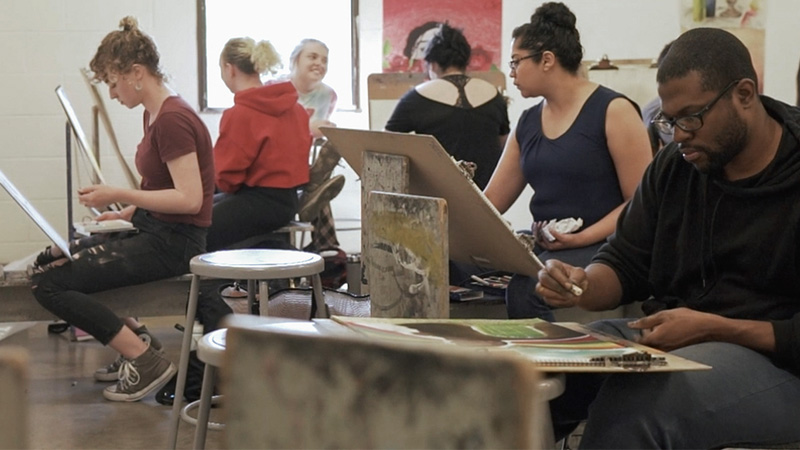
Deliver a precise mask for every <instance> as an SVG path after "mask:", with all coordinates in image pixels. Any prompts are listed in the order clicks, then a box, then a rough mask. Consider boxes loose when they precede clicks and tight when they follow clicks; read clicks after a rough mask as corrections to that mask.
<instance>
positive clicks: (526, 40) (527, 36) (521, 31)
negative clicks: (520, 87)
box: [511, 2, 583, 74]
mask: <svg viewBox="0 0 800 450" xmlns="http://www.w3.org/2000/svg"><path fill="white" fill-rule="evenodd" d="M575 22H576V19H575V14H573V13H572V11H570V10H569V8H567V6H566V5H564V4H563V3H560V2H548V3H544V4H542V5H541V6H539V7H538V8H536V11H534V13H533V15H532V16H531V21H530V23H526V24H524V25H521V26H519V27H517V28H515V29H514V32H513V33H512V35H511V37H512V38H514V39H516V40H518V46H519V48H521V49H523V50H529V51H530V52H531V53H537V52H544V51H550V52H552V53H553V54H554V55H555V56H556V59H557V60H558V62H559V64H561V67H563V68H564V69H565V70H566V71H568V72H570V73H573V74H576V73H578V70H579V69H580V66H581V60H583V46H581V36H580V33H579V32H578V29H577V28H575ZM533 60H534V61H536V62H539V61H541V60H542V55H541V54H539V55H536V56H534V57H533Z"/></svg>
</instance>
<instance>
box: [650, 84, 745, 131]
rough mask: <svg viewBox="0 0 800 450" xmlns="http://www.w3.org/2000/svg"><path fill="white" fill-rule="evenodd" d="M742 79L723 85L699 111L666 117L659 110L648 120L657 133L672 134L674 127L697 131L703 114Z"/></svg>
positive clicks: (700, 126) (701, 123) (701, 125)
mask: <svg viewBox="0 0 800 450" xmlns="http://www.w3.org/2000/svg"><path fill="white" fill-rule="evenodd" d="M740 81H742V80H733V81H731V82H730V84H728V86H726V87H725V89H723V90H722V91H720V93H719V94H717V96H716V97H714V99H713V100H711V101H710V102H708V104H707V105H706V106H704V107H703V109H701V110H700V111H697V112H696V113H694V114H689V115H688V116H682V117H674V118H672V119H667V118H665V117H664V113H663V112H659V113H658V115H657V116H656V117H654V118H653V120H651V121H650V123H652V124H653V125H655V126H656V129H658V131H659V133H663V134H673V133H674V132H675V127H678V128H680V129H681V130H683V131H686V132H692V131H697V130H699V129H700V128H702V127H703V114H705V113H707V112H708V111H709V110H710V109H711V108H712V107H713V106H714V105H715V104H716V103H717V101H719V99H721V98H722V96H723V95H725V94H726V93H727V92H728V91H729V90H731V88H732V87H734V86H736V85H737V84H738V83H739V82H740Z"/></svg>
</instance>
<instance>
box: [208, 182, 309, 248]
mask: <svg viewBox="0 0 800 450" xmlns="http://www.w3.org/2000/svg"><path fill="white" fill-rule="evenodd" d="M297 208H298V199H297V189H296V188H290V189H279V188H266V187H249V186H243V187H242V188H241V189H240V190H239V191H237V192H236V193H233V194H226V193H224V192H223V193H218V194H216V195H214V212H213V213H212V214H213V218H212V219H211V228H209V229H208V239H207V241H208V251H209V252H214V251H217V250H222V249H224V248H227V247H228V246H230V245H232V244H235V243H237V242H240V241H243V240H245V239H247V238H250V237H253V236H258V235H261V234H267V233H269V232H271V231H275V230H277V229H278V228H280V227H282V226H284V225H286V224H287V223H289V222H290V221H291V220H292V219H294V216H295V214H297Z"/></svg>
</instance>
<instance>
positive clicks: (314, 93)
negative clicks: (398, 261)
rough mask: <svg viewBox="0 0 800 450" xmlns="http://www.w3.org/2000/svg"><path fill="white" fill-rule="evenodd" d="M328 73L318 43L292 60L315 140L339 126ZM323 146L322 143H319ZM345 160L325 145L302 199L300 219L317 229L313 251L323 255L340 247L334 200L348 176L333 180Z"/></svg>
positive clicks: (300, 48) (303, 47) (307, 43)
mask: <svg viewBox="0 0 800 450" xmlns="http://www.w3.org/2000/svg"><path fill="white" fill-rule="evenodd" d="M327 73H328V46H326V45H325V44H324V43H323V42H322V41H319V40H317V39H303V40H302V41H300V43H299V44H298V45H297V47H295V49H294V50H293V51H292V54H291V56H290V74H289V79H290V80H291V82H292V83H293V84H294V86H295V88H297V92H299V94H300V99H299V101H300V104H301V105H303V107H305V108H306V111H308V115H309V117H310V124H309V126H310V128H311V134H312V136H313V137H314V139H317V140H319V139H321V138H323V135H322V132H321V131H320V129H319V127H321V126H328V127H331V126H336V125H335V124H334V123H333V122H331V121H330V116H331V114H332V113H333V111H334V109H335V108H336V100H337V96H336V92H335V91H334V90H333V88H331V87H330V86H328V85H327V84H325V83H323V82H322V80H323V79H324V78H325V74H327ZM318 142H321V141H318ZM340 158H341V157H340V156H339V154H338V153H337V152H336V151H335V150H334V149H333V148H332V147H330V146H327V145H322V146H321V148H320V151H319V154H318V155H316V158H315V160H314V161H313V163H312V166H311V169H310V170H311V173H310V177H309V183H308V186H306V189H305V190H304V192H303V194H302V196H301V198H300V219H301V220H304V221H310V222H311V224H312V225H313V226H314V231H313V232H312V233H311V241H312V242H311V244H310V245H309V246H308V247H307V249H308V250H310V251H315V252H319V251H322V250H326V249H333V248H337V247H338V246H339V241H338V239H337V238H336V227H335V225H334V222H333V212H332V210H331V207H330V200H332V199H333V198H334V197H336V195H338V194H339V192H341V190H342V187H343V186H344V175H338V176H336V177H333V178H331V174H332V173H333V170H334V168H336V165H337V164H338V162H339V159H340Z"/></svg>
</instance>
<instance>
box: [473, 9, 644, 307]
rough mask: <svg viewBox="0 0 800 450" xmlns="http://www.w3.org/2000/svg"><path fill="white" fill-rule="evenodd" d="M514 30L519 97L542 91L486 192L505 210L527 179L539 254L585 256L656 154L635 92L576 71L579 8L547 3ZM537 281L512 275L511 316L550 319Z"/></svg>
mask: <svg viewBox="0 0 800 450" xmlns="http://www.w3.org/2000/svg"><path fill="white" fill-rule="evenodd" d="M512 37H513V46H512V50H511V62H510V63H509V65H510V67H511V77H512V78H513V79H514V85H515V86H516V87H517V88H518V89H519V90H520V93H521V94H522V96H523V97H526V98H530V97H540V96H541V97H543V100H542V102H541V103H539V104H537V105H536V106H534V107H532V108H530V109H528V110H526V111H525V112H523V113H522V116H521V117H520V119H519V122H518V124H517V126H516V129H515V131H514V132H513V133H512V134H511V136H510V137H509V139H508V141H507V143H506V147H505V150H504V151H503V155H502V157H501V158H500V163H499V164H498V166H497V169H496V170H495V172H494V174H493V175H492V178H491V180H490V181H489V184H488V186H487V187H486V190H485V191H484V193H485V194H486V197H487V198H488V199H489V201H491V202H492V204H493V205H494V206H495V207H496V208H497V210H498V211H499V212H500V213H503V212H505V211H506V210H508V208H509V207H510V206H511V205H512V204H513V203H514V201H516V199H517V197H519V195H520V194H521V193H522V190H523V189H524V187H525V185H526V184H529V185H530V186H531V188H533V191H534V195H533V197H532V198H531V202H530V211H531V214H532V215H533V217H534V220H535V222H534V224H533V227H532V232H533V235H534V237H535V238H536V250H537V253H539V256H540V259H542V260H543V261H546V260H547V259H549V258H552V257H558V258H560V259H564V260H566V261H571V262H572V263H574V264H582V263H583V264H585V263H588V261H589V260H590V259H591V257H592V255H594V253H595V252H596V251H597V249H598V248H599V247H600V245H602V243H603V242H604V241H605V239H606V238H607V237H608V236H609V235H611V234H612V233H613V232H614V227H615V223H616V220H617V217H618V216H619V213H620V211H621V210H622V208H623V207H624V206H625V204H626V203H627V202H628V200H630V198H631V196H632V195H633V192H634V190H635V189H636V185H637V184H639V181H640V180H641V178H642V173H643V172H644V169H645V167H647V164H648V163H649V162H650V161H651V159H652V154H651V151H650V144H649V142H648V139H647V131H646V130H645V128H644V126H643V125H642V119H641V117H640V116H639V114H638V109H637V107H636V105H635V104H634V103H633V102H632V101H631V100H629V99H628V98H626V97H625V96H623V95H622V94H619V93H617V92H614V91H612V90H610V89H608V88H606V87H603V86H599V85H597V84H595V83H593V82H591V81H589V80H587V79H586V78H583V77H581V76H580V75H579V69H580V65H581V60H582V59H583V48H582V47H581V43H580V37H579V34H578V30H577V29H576V28H575V15H574V14H573V13H572V12H571V11H570V10H569V9H568V8H567V7H566V6H565V5H564V4H563V3H556V2H548V3H544V4H543V5H541V6H540V7H539V8H537V9H536V11H535V12H534V14H533V16H532V17H531V21H530V23H526V24H524V25H522V26H520V27H517V28H516V29H515V30H514V31H513V34H512ZM579 218H580V219H581V220H582V221H583V225H582V226H581V227H580V228H578V229H575V230H573V232H571V233H559V232H558V231H557V230H555V229H553V228H550V226H549V225H548V223H549V221H551V220H563V219H579ZM545 231H547V233H545ZM548 235H549V236H548ZM535 285H536V280H535V279H532V278H530V277H527V276H521V275H515V276H514V277H512V280H511V282H510V283H509V286H508V289H507V291H506V302H507V306H508V314H509V317H510V318H523V317H541V318H545V319H550V320H552V319H553V315H552V311H551V310H550V308H549V307H548V306H547V305H546V304H545V303H544V302H543V301H542V300H541V299H540V298H538V297H537V296H536V295H535V293H534V287H535Z"/></svg>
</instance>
